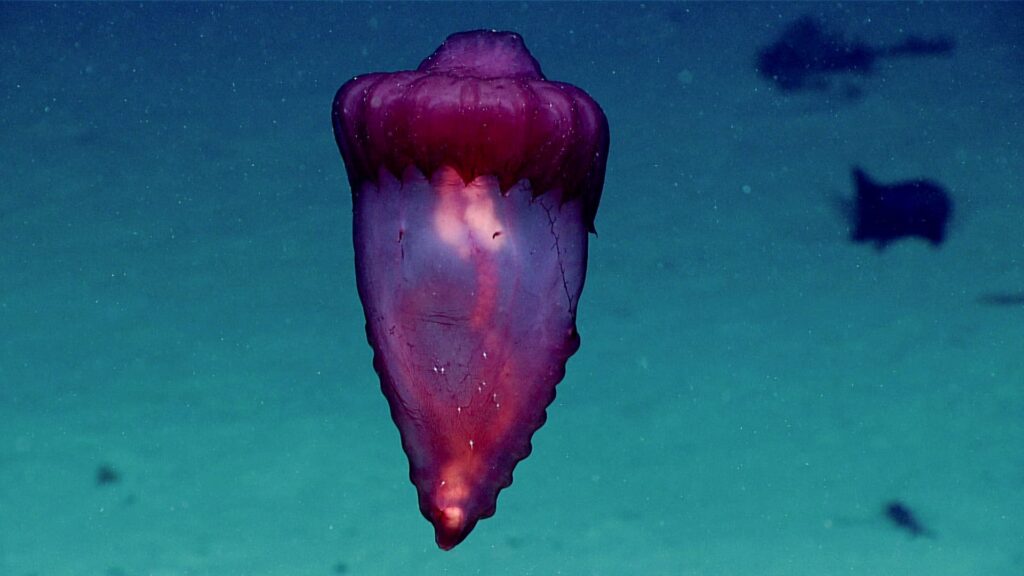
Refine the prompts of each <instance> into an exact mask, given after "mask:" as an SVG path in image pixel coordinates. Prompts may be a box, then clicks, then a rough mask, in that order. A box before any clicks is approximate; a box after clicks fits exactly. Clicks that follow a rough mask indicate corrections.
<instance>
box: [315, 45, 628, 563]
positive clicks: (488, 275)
mask: <svg viewBox="0 0 1024 576" xmlns="http://www.w3.org/2000/svg"><path fill="white" fill-rule="evenodd" d="M334 126H335V136H336V138H337V140H338V146H339V148H340V149H341V153H342V156H343V158H344V160H345V165H346V168H347V170H348V174H349V180H350V182H351V184H352V191H353V212H354V218H355V220H354V227H353V229H354V241H355V249H356V277H357V283H358V288H359V295H360V299H361V300H362V303H363V309H364V312H365V313H366V320H367V324H366V331H367V336H368V338H369V341H370V344H371V346H372V347H373V349H374V367H375V368H376V370H377V373H378V374H379V376H380V379H381V388H382V390H383V392H384V395H385V396H386V397H387V399H388V403H389V405H390V407H391V415H392V418H393V419H394V421H395V423H396V424H397V426H398V428H399V431H400V433H401V436H402V446H403V448H404V449H405V452H406V454H407V455H408V457H409V463H410V478H411V479H412V481H413V483H414V484H415V486H416V488H417V492H418V494H419V503H420V510H421V511H422V513H423V515H424V516H425V517H426V518H427V519H428V520H430V522H431V523H432V524H433V525H434V529H435V538H436V541H437V544H438V546H440V547H441V548H443V549H446V550H447V549H451V548H452V547H454V546H455V545H457V544H458V543H459V542H461V541H462V540H463V539H464V538H465V537H466V536H467V535H468V534H469V532H470V531H471V530H472V529H473V527H474V526H475V525H476V523H477V521H478V520H480V519H481V518H486V517H488V516H491V515H493V514H494V511H495V506H496V502H497V496H498V493H499V492H500V491H501V490H502V489H503V488H505V487H507V486H508V485H510V484H511V483H512V472H513V469H514V468H515V465H516V463H518V462H519V461H520V460H522V459H523V458H525V457H526V456H527V455H528V454H529V453H530V450H531V444H530V439H531V437H532V435H533V433H534V432H535V431H536V430H537V429H538V428H540V426H541V425H543V423H544V420H545V418H546V413H545V410H546V408H547V406H548V405H549V404H550V403H551V401H552V400H553V399H554V395H555V385H556V384H557V383H558V382H559V381H561V379H562V377H563V376H564V374H565V364H566V361H567V360H568V358H569V357H570V356H571V355H572V354H573V353H575V352H576V350H577V349H578V347H579V336H578V334H577V332H576V306H577V303H578V301H579V297H580V293H581V292H582V289H583V282H584V278H585V274H586V258H587V240H588V239H587V233H588V230H592V229H593V219H594V215H595V214H596V211H597V204H598V201H599V199H600V194H601V186H602V184H603V180H604V166H605V159H606V156H607V150H608V129H607V121H606V120H605V117H604V114H603V113H602V112H601V110H600V108H599V107H598V106H597V104H596V103H594V102H593V100H591V99H590V98H589V97H588V96H586V94H584V93H583V92H582V91H580V90H579V89H577V88H574V87H571V86H568V85H566V84H556V83H551V82H548V81H546V80H545V79H544V77H543V75H542V74H541V72H540V68H539V66H538V65H537V63H536V61H535V60H534V59H533V57H532V56H530V54H529V52H527V51H526V48H525V47H524V46H523V44H522V40H521V38H519V36H518V35H515V34H513V33H508V32H504V33H501V32H486V31H478V32H468V33H462V34H456V35H454V36H452V37H450V38H449V39H448V40H447V41H446V42H445V44H444V45H442V46H441V48H439V49H438V50H437V52H435V53H434V54H433V55H432V56H431V57H429V58H428V59H427V60H425V61H424V62H423V64H421V65H420V68H419V70H417V71H416V72H399V73H395V74H372V75H369V76H363V77H359V78H356V79H354V80H352V81H350V82H348V83H347V84H345V85H344V86H343V87H342V88H341V90H340V91H339V92H338V96H337V97H336V99H335V106H334Z"/></svg>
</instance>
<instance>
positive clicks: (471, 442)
mask: <svg viewBox="0 0 1024 576" xmlns="http://www.w3.org/2000/svg"><path fill="white" fill-rule="evenodd" d="M469 449H470V450H472V449H473V441H472V440H470V441H469Z"/></svg>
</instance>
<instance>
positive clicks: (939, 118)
mask: <svg viewBox="0 0 1024 576" xmlns="http://www.w3.org/2000/svg"><path fill="white" fill-rule="evenodd" d="M1022 6H1024V5H1022V4H1015V3H1005V4H980V3H972V4H927V3H926V4H909V3H895V4H845V3H844V4H842V5H839V4H764V3H762V4H721V5H703V4H688V5H673V4H660V3H651V4H640V3H630V4H605V3H602V4H538V3H515V4H501V5H494V4H227V5H224V4H159V3H154V4H141V5H139V4H58V5H52V4H0V575H2V576H32V575H35V576H56V575H75V576H78V575H97V576H122V575H123V576H136V575H160V576H167V575H211V576H214V575H215V576H232V575H282V576H306V575H314V576H315V575H324V576H329V575H331V574H510V575H518V574H537V575H549V574H566V575H574V574H602V575H603V574H611V575H618V574H673V575H675V574H686V575H690V574H693V575H697V574H700V575H719V574H720V575H730V576H734V575H735V576H742V575H747V574H751V575H755V574H756V575H759V576H764V575H776V574H777V575H786V576H800V575H804V574H807V575H810V574H814V575H822V574H826V575H827V574H863V575H878V574H907V575H917V574H921V575H928V576H936V575H992V576H1019V575H1021V574H1024V536H1022V535H1021V534H1022V531H1021V529H1020V526H1021V521H1022V518H1024V496H1022V489H1024V450H1022V447H1024V305H1020V304H1019V303H1015V298H1019V296H1020V295H1021V294H1022V293H1024V187H1022V184H1021V183H1022V182H1024V151H1022V146H1024V88H1022V87H1024V8H1022ZM808 13H809V14H811V15H814V16H816V17H818V18H821V19H823V20H824V21H825V22H826V23H828V24H829V25H830V26H833V27H835V29H838V30H843V31H845V33H846V34H847V35H848V37H849V38H850V39H860V40H863V41H864V42H866V43H868V44H872V45H879V46H880V45H884V44H887V43H892V42H895V41H898V40H899V39H900V38H903V37H905V36H906V35H908V34H917V35H921V36H934V35H949V36H951V37H953V38H954V39H955V42H956V48H955V50H954V53H953V54H952V55H951V56H949V57H932V58H901V59H885V60H883V61H881V62H879V64H878V66H877V67H876V69H875V71H874V73H873V74H871V75H867V76H863V77H861V76H843V77H841V78H839V79H838V80H836V85H835V86H833V88H836V87H837V86H838V89H828V90H824V91H811V92H808V93H786V92H782V91H780V90H779V89H777V88H776V87H775V86H773V85H772V84H771V83H770V82H768V81H766V80H765V79H764V78H761V77H760V76H758V74H757V72H756V71H755V69H754V61H755V57H756V54H757V52H758V50H759V49H760V48H762V47H763V46H765V45H767V44H769V43H771V42H773V41H774V40H775V39H777V38H778V36H779V35H780V34H781V33H782V31H783V30H784V29H785V28H786V26H787V25H789V24H790V23H792V22H793V21H794V20H796V19H797V18H799V17H800V16H801V15H803V14H808ZM475 28H498V29H509V30H515V31H517V32H519V33H520V34H522V35H523V37H524V38H525V41H526V43H527V46H528V47H529V48H530V49H531V51H532V52H533V54H534V56H535V57H536V58H537V59H538V60H539V61H540V63H541V65H542V66H543V69H544V72H545V74H546V75H547V76H548V77H549V78H552V79H557V80H562V81H567V82H571V83H574V84H576V85H578V86H581V87H583V88H584V89H585V90H587V91H588V92H589V93H590V94H591V95H592V96H593V97H594V98H595V99H596V100H597V101H598V102H600V103H601V105H602V106H603V107H604V110H605V112H606V113H607V116H608V118H609V122H610V125H611V131H612V150H611V155H610V161H609V165H608V178H607V182H606V186H605V191H604V197H603V200H602V204H601V210H600V212H599V214H598V217H597V227H598V230H599V231H600V235H599V236H598V237H596V238H592V242H591V254H590V272H589V275H588V279H587V287H586V289H585V291H584V294H583V298H582V303H581V306H580V317H579V325H580V332H581V334H582V338H583V344H582V348H581V350H580V352H579V353H578V354H577V355H576V356H575V357H573V359H572V360H571V361H570V363H569V368H568V375H567V377H566V379H565V380H564V381H563V383H562V384H560V385H559V388H558V391H559V395H558V399H557V400H556V401H555V403H554V404H553V405H552V407H551V408H550V409H549V417H550V418H549V421H548V423H547V424H546V425H545V427H544V428H542V429H541V430H540V432H539V433H538V434H537V435H536V437H535V438H534V453H533V455H531V456H530V458H529V459H527V460H526V461H524V462H523V463H521V464H520V466H519V467H518V468H517V470H516V480H515V483H514V484H513V485H512V487H511V488H509V489H508V490H506V491H505V492H503V493H502V495H501V497H500V499H499V502H498V512H497V515H496V516H495V517H493V518H491V519H488V520H485V521H483V522H481V524H480V525H479V526H478V527H477V528H476V530H475V531H474V532H473V534H472V535H471V536H470V537H469V539H468V540H467V541H466V542H465V543H463V544H462V545H460V546H459V547H458V548H456V549H455V550H454V551H452V552H448V553H445V552H441V551H439V550H437V549H436V547H435V546H434V543H433V537H432V530H431V528H430V526H429V524H428V523H427V522H425V521H424V520H423V519H422V518H421V517H420V514H419V511H418V509H417V506H416V497H415V492H414V490H413V488H412V486H411V485H410V484H409V482H408V479H407V464H406V461H405V456H404V454H402V451H401V448H400V446H399V441H398V434H397V432H396V430H395V429H394V426H393V425H392V423H391V421H390V418H389V415H388V411H387V406H386V403H385V401H384V398H383V397H382V396H381V394H380V392H379V387H378V381H377V377H376V375H375V374H374V372H373V369H372V366H371V352H370V349H369V347H368V346H367V344H366V339H365V334H364V332H363V318H362V311H361V309H360V306H359V301H358V297H357V294H356V289H355V281H354V271H353V268H354V264H353V251H352V247H351V239H350V238H351V203H350V202H351V201H350V195H349V190H348V183H347V180H346V178H345V173H344V169H343V166H342V163H341V160H340V158H339V155H338V152H337V148H336V146H335V143H334V140H333V136H332V134H331V127H330V112H329V108H330V102H331V99H332V97H333V95H334V92H335V90H336V89H337V88H338V86H340V85H341V84H342V83H343V82H344V81H346V80H348V79H349V78H351V77H352V76H354V75H357V74H361V73H365V72H370V71H378V70H398V69H409V68H413V67H415V66H416V65H417V64H418V63H419V61H420V60H421V59H422V58H423V57H425V56H426V55H428V54H430V53H431V52H432V51H433V50H434V48H436V46H437V45H438V44H439V43H440V42H441V41H442V40H443V39H444V38H445V37H446V36H447V35H448V34H450V33H452V32H456V31H460V30H468V29H475ZM854 164H857V165H861V166H864V167H865V168H866V169H867V170H868V171H869V172H871V173H872V174H873V175H874V176H876V177H877V178H878V179H880V180H882V181H886V182H889V181H898V180H903V179H907V178H919V177H927V178H930V179H934V180H936V181H938V182H940V183H941V184H942V185H943V186H945V187H946V189H947V190H948V191H949V193H950V195H951V197H952V198H953V201H954V202H955V206H956V207H955V218H954V221H953V223H952V227H951V231H950V236H949V238H948V240H947V242H946V243H945V244H943V245H942V246H941V247H939V248H933V247H931V246H929V245H927V244H926V243H924V242H922V241H919V240H914V239H909V240H904V241H901V242H898V243H896V244H894V245H892V246H890V247H889V248H888V249H886V250H885V251H882V252H879V251H877V250H875V249H873V248H872V247H870V246H868V245H857V244H852V243H850V242H849V241H848V239H847V237H848V234H849V229H848V228H849V227H848V223H847V221H846V220H845V216H844V214H843V212H842V210H841V209H840V208H839V207H838V204H840V202H838V201H837V199H839V198H843V197H849V195H850V194H851V193H852V190H851V187H852V183H851V181H850V167H851V166H852V165H854ZM992 295H996V296H1000V295H1001V296H1003V297H1002V298H993V297H992ZM102 467H109V468H110V471H112V472H113V473H114V475H115V476H116V478H115V481H112V482H102V483H101V482H98V480H99V478H98V474H99V472H98V471H99V470H100V469H101V468H102ZM892 500H899V501H901V502H903V503H904V504H905V505H907V506H908V507H910V508H911V509H912V510H913V512H914V513H915V514H916V515H917V517H918V519H919V520H920V521H921V522H922V523H923V524H924V525H925V526H926V527H927V528H928V529H929V530H930V531H931V532H933V533H934V534H933V537H918V538H912V537H910V536H909V535H908V534H907V533H906V532H905V531H902V530H900V529H899V527H897V526H895V525H893V524H892V523H891V522H889V521H888V520H887V519H886V518H885V516H884V514H883V507H884V505H885V504H886V503H887V502H890V501H892Z"/></svg>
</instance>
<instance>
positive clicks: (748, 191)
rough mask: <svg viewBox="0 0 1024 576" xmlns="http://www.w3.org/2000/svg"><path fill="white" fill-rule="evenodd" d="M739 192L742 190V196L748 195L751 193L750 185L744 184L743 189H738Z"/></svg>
mask: <svg viewBox="0 0 1024 576" xmlns="http://www.w3.org/2000/svg"><path fill="white" fill-rule="evenodd" d="M740 190H743V193H744V194H750V191H751V188H750V184H744V185H743V187H742V188H740Z"/></svg>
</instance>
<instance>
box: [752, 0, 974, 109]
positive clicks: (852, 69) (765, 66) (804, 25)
mask: <svg viewBox="0 0 1024 576" xmlns="http://www.w3.org/2000/svg"><path fill="white" fill-rule="evenodd" d="M954 47H955V43H954V42H953V39H952V38H949V37H938V38H923V37H921V36H914V35H910V36H907V37H906V38H904V39H903V40H902V41H900V42H898V43H896V44H893V45H891V46H882V47H872V46H869V45H867V44H865V43H864V42H858V41H848V40H846V39H845V38H844V37H843V35H842V34H841V33H839V32H836V31H833V30H829V29H828V28H827V27H826V26H825V23H824V22H822V21H820V20H818V19H816V18H814V17H812V16H803V17H801V18H800V19H798V20H796V21H795V22H793V23H792V24H790V25H789V26H788V27H787V28H786V29H785V31H783V33H782V36H780V37H779V39H778V40H776V41H775V42H774V43H773V44H771V45H770V46H767V47H765V48H762V49H761V51H760V52H759V53H758V55H757V71H758V73H759V74H761V76H762V77H764V78H765V79H766V80H769V81H771V82H774V83H775V84H776V85H777V86H778V87H779V88H781V89H782V90H785V91H795V90H826V89H828V88H829V87H830V76H831V75H833V74H839V73H853V74H860V75H866V74H870V73H871V72H872V71H873V69H874V67H875V64H876V62H877V61H878V60H879V59H880V58H887V57H900V56H945V55H949V54H951V53H952V52H953V48H954ZM846 91H847V92H848V93H850V94H852V95H856V94H859V93H860V89H859V88H857V87H855V86H851V87H847V88H846Z"/></svg>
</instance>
